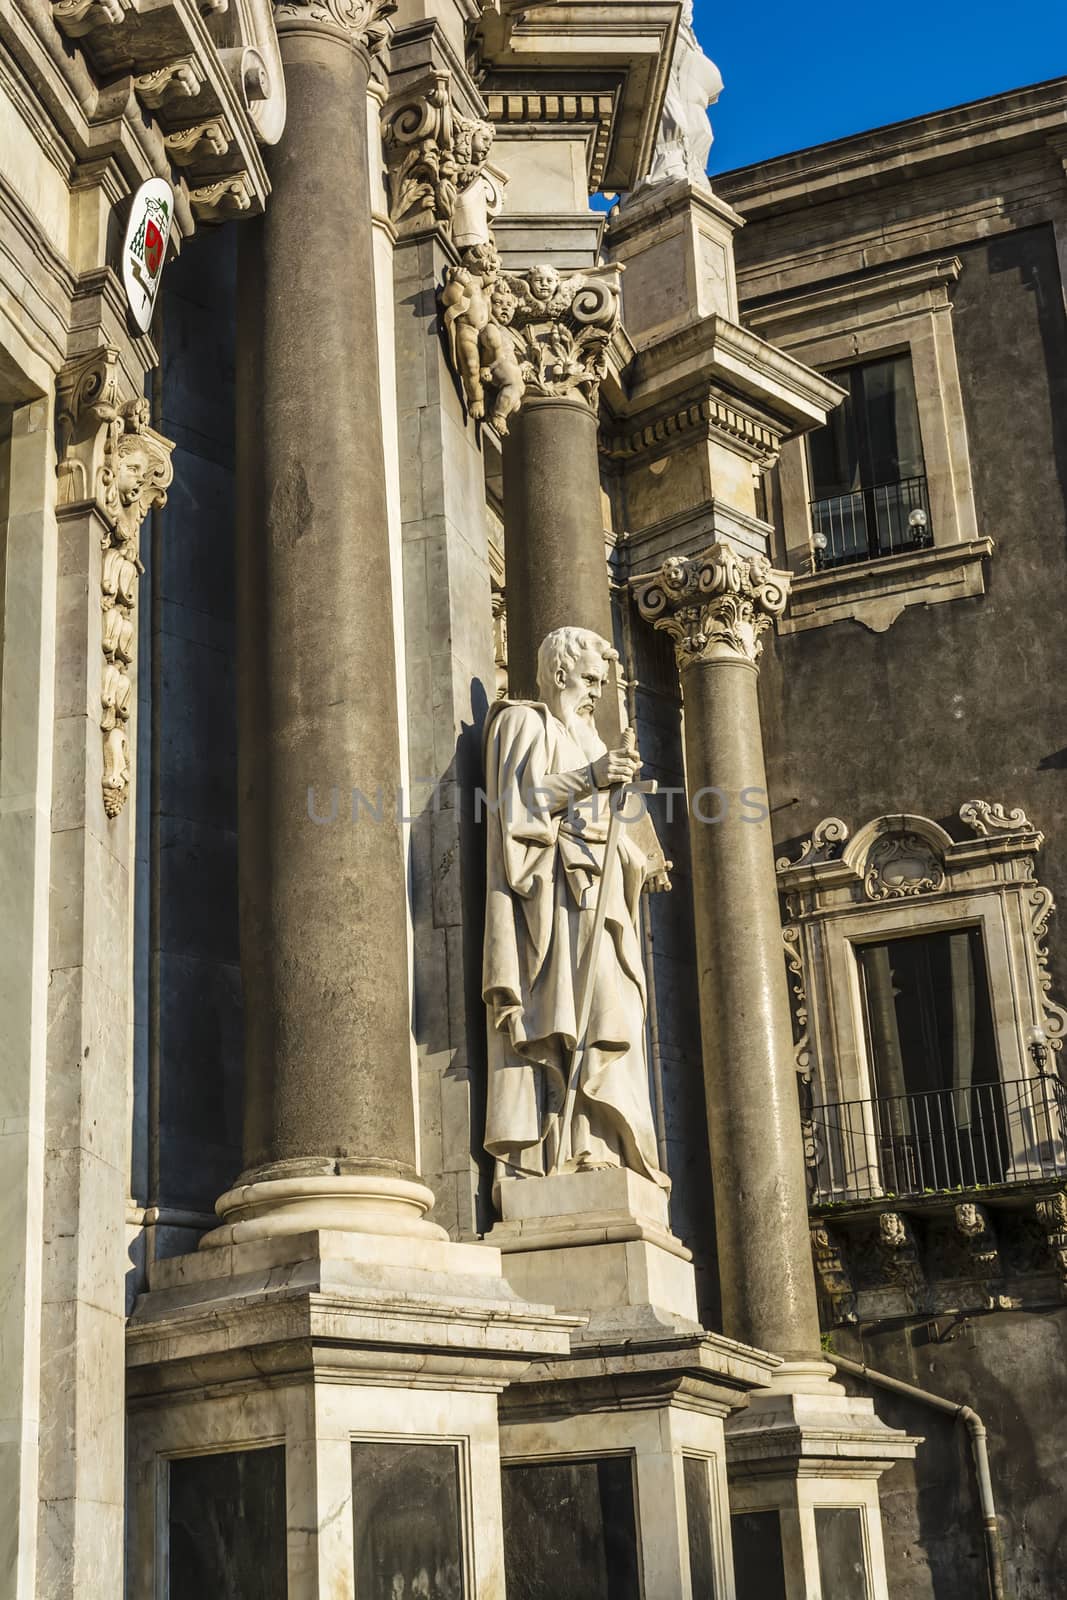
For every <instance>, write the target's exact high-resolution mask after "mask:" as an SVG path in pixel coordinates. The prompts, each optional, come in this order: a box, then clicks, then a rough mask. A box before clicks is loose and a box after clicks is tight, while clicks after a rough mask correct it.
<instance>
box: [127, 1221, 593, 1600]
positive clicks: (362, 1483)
mask: <svg viewBox="0 0 1067 1600" xmlns="http://www.w3.org/2000/svg"><path fill="white" fill-rule="evenodd" d="M354 1243H355V1241H354V1239H353V1235H352V1234H351V1233H350V1232H343V1233H334V1232H330V1231H311V1232H308V1233H306V1234H303V1235H297V1234H287V1235H285V1236H284V1237H282V1238H274V1239H263V1240H258V1241H256V1242H253V1243H245V1244H234V1245H232V1246H218V1247H215V1248H209V1249H206V1250H201V1251H199V1252H198V1253H197V1254H195V1255H191V1256H179V1257H175V1258H174V1259H172V1260H170V1261H166V1262H160V1263H157V1265H156V1268H155V1287H154V1289H153V1291H152V1293H150V1294H149V1295H146V1296H143V1297H142V1298H141V1300H140V1301H139V1302H138V1304H137V1306H136V1307H135V1310H134V1314H133V1317H132V1319H131V1321H130V1325H129V1335H128V1354H127V1364H128V1374H129V1390H130V1420H129V1489H128V1504H129V1507H130V1519H129V1524H130V1534H129V1553H128V1593H129V1595H130V1600H154V1597H155V1596H156V1595H157V1594H160V1593H163V1592H166V1593H169V1594H170V1595H172V1596H173V1597H174V1600H179V1597H180V1596H182V1595H185V1594H187V1593H192V1592H193V1591H192V1590H191V1589H189V1588H188V1587H183V1584H186V1585H187V1584H188V1575H189V1573H190V1572H203V1573H205V1574H208V1575H209V1576H213V1577H215V1579H216V1581H221V1582H222V1584H223V1585H224V1587H222V1588H220V1589H218V1590H217V1591H215V1592H219V1593H223V1592H232V1593H237V1592H241V1593H252V1592H255V1593H256V1594H257V1595H262V1596H263V1597H264V1600H275V1597H276V1596H277V1597H279V1600H334V1597H336V1596H342V1595H343V1596H351V1595H353V1594H364V1593H368V1594H371V1595H377V1594H379V1593H383V1594H385V1595H388V1594H389V1593H390V1592H391V1591H390V1587H389V1585H390V1582H391V1580H392V1575H393V1573H394V1572H395V1571H400V1572H402V1574H403V1577H404V1580H405V1587H404V1590H403V1593H405V1594H414V1593H418V1592H419V1591H418V1589H417V1588H414V1587H413V1584H414V1583H415V1581H416V1579H417V1578H418V1574H419V1571H420V1570H421V1568H422V1567H424V1566H425V1567H427V1569H428V1576H429V1580H430V1582H431V1583H434V1582H436V1583H437V1585H438V1588H439V1589H440V1588H441V1587H442V1584H443V1582H444V1581H456V1583H457V1587H456V1589H455V1592H456V1593H457V1594H458V1593H460V1592H462V1593H464V1594H467V1595H470V1596H472V1597H473V1596H478V1597H479V1600H504V1580H503V1545H502V1533H501V1510H500V1461H499V1449H498V1432H497V1415H496V1408H497V1394H498V1392H499V1391H500V1390H501V1389H502V1388H503V1387H504V1385H505V1384H507V1383H508V1382H510V1381H512V1380H513V1379H514V1378H515V1377H516V1376H518V1375H520V1374H521V1373H522V1371H523V1370H524V1369H525V1368H526V1367H527V1366H528V1365H529V1363H530V1361H531V1360H533V1359H536V1358H539V1357H540V1358H543V1357H544V1356H546V1355H550V1354H561V1353H563V1352H565V1351H566V1350H567V1347H568V1333H569V1332H570V1330H571V1329H572V1328H573V1327H574V1326H576V1325H577V1323H578V1320H579V1319H577V1318H573V1317H572V1318H568V1317H560V1316H558V1315H556V1314H555V1313H553V1311H552V1310H551V1308H550V1307H546V1306H531V1305H528V1304H526V1303H525V1302H523V1301H521V1300H520V1299H519V1298H518V1297H517V1296H516V1295H515V1294H514V1292H513V1291H512V1290H511V1289H510V1287H509V1286H508V1285H507V1284H506V1283H505V1282H504V1281H503V1279H502V1278H501V1275H500V1257H499V1254H498V1252H497V1251H495V1250H491V1249H487V1248H486V1247H485V1246H481V1245H455V1244H447V1243H445V1244H441V1243H439V1242H437V1241H426V1240H414V1239H407V1238H399V1237H394V1238H373V1237H371V1236H370V1235H367V1234H363V1235H361V1236H360V1237H359V1241H358V1251H357V1250H356V1249H354ZM270 1450H274V1451H276V1452H280V1455H279V1456H277V1457H275V1458H273V1459H270V1460H269V1459H268V1458H267V1457H266V1456H265V1455H260V1452H266V1451H270ZM279 1522H281V1523H283V1525H284V1535H283V1534H282V1533H281V1531H280V1530H279V1528H278V1524H279ZM242 1528H251V1529H253V1530H255V1536H254V1538H253V1539H252V1540H251V1541H249V1539H248V1537H247V1534H246V1533H243V1532H242ZM242 1561H247V1562H248V1563H250V1564H251V1563H253V1562H254V1565H249V1567H248V1569H247V1570H245V1571H244V1572H242V1571H241V1570H240V1564H241V1562H242ZM220 1562H221V1563H222V1564H223V1566H222V1567H219V1563H220ZM198 1563H199V1564H198ZM223 1569H224V1570H223ZM449 1569H454V1570H451V1571H450V1570H449ZM250 1573H254V1578H253V1577H250V1576H249V1574H250ZM220 1574H221V1579H220V1576H219V1575H220ZM460 1580H461V1581H462V1585H463V1587H462V1591H461V1590H460V1588H459V1587H458V1583H459V1581H460ZM427 1592H429V1591H427Z"/></svg>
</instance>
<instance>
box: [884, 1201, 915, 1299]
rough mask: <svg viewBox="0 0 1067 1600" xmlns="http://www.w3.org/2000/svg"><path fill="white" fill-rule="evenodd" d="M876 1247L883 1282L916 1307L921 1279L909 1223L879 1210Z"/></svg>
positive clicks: (892, 1212)
mask: <svg viewBox="0 0 1067 1600" xmlns="http://www.w3.org/2000/svg"><path fill="white" fill-rule="evenodd" d="M876 1248H877V1255H878V1259H879V1261H880V1263H881V1268H882V1272H883V1274H884V1276H885V1279H886V1281H887V1282H888V1283H889V1284H891V1285H892V1286H893V1287H894V1288H897V1289H901V1290H902V1291H903V1292H904V1293H905V1294H906V1295H907V1296H908V1297H909V1299H910V1300H911V1302H912V1303H913V1305H915V1306H918V1305H919V1303H920V1302H921V1299H922V1294H923V1289H924V1287H925V1279H924V1276H923V1270H922V1266H921V1264H920V1262H919V1251H918V1246H917V1245H916V1242H915V1235H914V1233H913V1232H912V1229H911V1224H910V1223H909V1222H908V1219H907V1218H906V1217H904V1216H902V1215H901V1214H900V1212H899V1211H883V1212H882V1213H881V1215H880V1216H879V1218H878V1241H877V1246H876Z"/></svg>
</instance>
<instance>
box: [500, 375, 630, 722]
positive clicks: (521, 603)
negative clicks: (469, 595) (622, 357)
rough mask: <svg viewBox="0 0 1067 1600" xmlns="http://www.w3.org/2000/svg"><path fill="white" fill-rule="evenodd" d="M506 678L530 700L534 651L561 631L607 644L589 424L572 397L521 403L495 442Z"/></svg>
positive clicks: (588, 412) (593, 430)
mask: <svg viewBox="0 0 1067 1600" xmlns="http://www.w3.org/2000/svg"><path fill="white" fill-rule="evenodd" d="M504 528H505V540H506V544H505V557H506V561H507V577H506V581H507V592H508V595H509V597H510V598H511V602H512V603H511V604H510V605H509V607H508V678H509V681H510V687H511V692H512V693H513V694H521V695H530V696H534V697H536V677H537V671H536V669H537V649H538V646H539V645H540V643H541V640H542V639H543V638H544V637H545V635H546V634H547V633H551V631H552V629H553V628H559V627H563V626H566V625H568V624H570V625H572V626H574V627H579V628H589V629H591V630H592V631H593V632H594V633H599V634H600V635H601V636H602V637H603V638H605V639H610V638H611V637H612V623H611V591H610V588H609V584H608V569H607V561H606V558H605V551H604V518H603V513H602V511H601V502H600V464H599V459H598V456H597V417H596V413H595V411H594V410H593V409H592V408H591V407H590V406H589V405H587V404H586V402H585V401H584V400H583V399H582V398H581V397H580V396H579V395H577V394H571V395H566V396H564V395H559V396H556V395H536V394H527V395H526V397H525V399H524V400H523V403H522V409H521V410H520V411H519V413H518V414H517V416H515V417H514V418H513V419H512V422H511V431H510V433H509V434H508V437H507V439H506V440H505V442H504Z"/></svg>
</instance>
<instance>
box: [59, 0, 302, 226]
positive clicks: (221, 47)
mask: <svg viewBox="0 0 1067 1600" xmlns="http://www.w3.org/2000/svg"><path fill="white" fill-rule="evenodd" d="M36 9H37V13H38V16H37V19H36V22H35V24H34V26H35V31H36V32H37V33H38V38H39V39H41V42H42V43H45V42H46V41H45V40H44V39H43V37H42V35H41V30H40V23H41V21H42V20H46V21H47V26H48V27H49V28H50V29H51V30H52V31H53V33H54V34H55V35H57V36H61V35H65V36H66V38H67V39H68V40H70V41H72V42H73V44H74V46H75V51H74V53H73V55H72V56H70V53H69V47H68V57H69V59H68V61H67V63H66V65H64V63H63V61H62V59H60V58H57V57H56V56H55V55H54V54H53V53H52V52H51V51H49V55H50V60H51V64H52V66H53V67H54V69H55V70H54V71H53V72H52V74H51V78H52V81H53V86H54V90H55V91H58V93H56V94H55V100H56V110H57V112H58V113H59V115H58V116H57V123H58V125H59V126H60V127H61V128H63V131H64V133H66V131H67V130H66V128H65V127H63V123H64V122H67V121H71V122H75V123H76V122H77V121H78V120H84V121H87V123H88V125H89V127H90V128H92V125H93V124H94V123H98V122H100V121H102V120H105V119H106V120H108V121H115V120H117V121H119V122H120V123H121V124H122V125H123V129H124V130H125V129H126V128H128V130H129V132H128V135H127V134H126V132H125V131H124V133H123V142H128V143H130V144H131V145H132V144H134V143H138V142H139V143H141V144H145V141H146V133H149V132H150V131H154V135H155V137H154V139H151V138H149V140H148V144H149V146H150V147H151V148H152V149H153V151H154V152H159V154H158V155H157V154H154V155H153V157H151V158H150V162H149V170H150V171H153V172H155V174H156V175H158V176H167V177H169V176H171V173H170V168H169V160H170V151H169V149H167V148H166V140H167V138H168V135H174V134H177V133H180V132H184V131H185V130H187V129H189V128H190V127H191V126H193V125H195V124H200V125H207V124H212V125H213V136H212V137H210V138H204V139H202V140H200V141H196V142H194V143H192V144H191V145H190V147H189V148H188V149H187V150H182V152H181V153H182V154H183V155H185V156H186V157H187V159H186V160H185V161H184V162H182V163H179V166H180V172H179V176H178V184H177V187H178V190H179V197H180V198H179V199H178V201H177V203H176V207H175V220H176V222H177V225H178V227H179V231H180V232H189V231H191V229H192V227H193V225H194V212H195V209H196V208H191V207H190V205H189V204H188V202H187V199H186V191H185V189H184V186H183V183H182V179H183V178H184V179H185V181H186V182H187V183H188V185H189V187H190V188H191V189H193V190H196V189H199V188H204V187H207V186H210V185H213V184H216V183H219V182H223V181H226V180H229V185H230V187H229V191H228V192H229V193H231V194H232V193H233V192H234V190H233V187H232V186H233V184H234V183H235V182H237V180H240V183H241V186H242V188H243V192H244V194H245V195H246V196H247V200H248V204H247V206H245V207H241V209H247V210H250V211H259V210H262V208H263V205H264V204H265V202H266V196H267V194H268V192H269V184H268V181H267V176H266V169H265V167H264V165H263V160H262V157H261V156H260V153H259V149H258V146H259V144H260V143H273V142H274V141H275V140H276V139H277V138H278V137H279V136H280V134H281V131H282V127H283V125H284V120H285V84H284V77H283V74H282V69H281V57H280V54H279V51H278V41H277V35H276V33H275V29H274V22H273V18H272V14H271V10H270V5H269V0H234V3H233V4H232V5H231V6H230V7H229V9H228V10H227V7H226V6H225V5H221V6H220V5H218V4H214V5H209V6H207V7H206V8H205V10H206V12H207V15H206V16H205V15H202V14H201V8H200V7H199V6H197V5H196V4H195V3H193V0H170V3H169V4H163V5H158V6H154V7H149V8H148V9H144V8H141V7H136V6H134V5H133V4H131V3H129V0H49V5H48V7H47V17H46V18H42V15H41V14H42V12H43V11H44V9H45V8H43V7H42V6H40V5H39V4H38V5H37V7H36ZM27 20H29V19H27ZM82 57H84V59H82ZM86 65H88V68H89V77H90V80H91V82H92V83H93V89H92V91H91V92H90V93H89V94H86V93H85V85H84V82H83V81H82V80H83V79H84V77H85V75H86V74H85V70H84V69H85V67H86ZM64 79H65V80H66V82H65V86H64V87H63V88H61V87H60V82H59V81H58V80H64ZM131 82H132V87H133V90H134V95H135V96H136V98H133V96H131V95H130V93H129V87H130V85H131ZM98 83H102V84H103V85H104V87H103V88H100V89H97V88H96V84H98ZM70 100H72V101H73V102H74V104H73V105H69V104H67V103H66V102H68V101H70ZM146 113H147V115H146ZM153 125H154V128H153ZM76 142H78V141H76ZM84 142H85V144H86V145H87V146H88V147H89V149H92V147H93V146H96V148H98V149H99V148H101V145H102V143H103V141H102V140H101V138H100V136H99V134H97V135H96V136H95V137H94V136H93V134H90V135H89V137H88V138H87V139H85V141H84ZM110 148H111V150H113V148H114V145H113V142H112V144H111V147H110ZM86 153H87V154H88V151H87V152H86ZM146 175H147V173H144V172H142V173H141V176H146ZM127 181H129V179H128V178H127Z"/></svg>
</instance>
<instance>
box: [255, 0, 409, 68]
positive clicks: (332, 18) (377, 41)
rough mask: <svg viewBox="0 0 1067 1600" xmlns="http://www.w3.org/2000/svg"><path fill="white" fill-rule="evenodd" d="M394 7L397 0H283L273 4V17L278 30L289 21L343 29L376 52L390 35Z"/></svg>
mask: <svg viewBox="0 0 1067 1600" xmlns="http://www.w3.org/2000/svg"><path fill="white" fill-rule="evenodd" d="M395 10H396V3H395V0H281V4H278V5H275V7H274V20H275V22H276V23H277V25H278V31H279V33H281V32H284V30H285V27H286V25H287V24H302V25H304V26H307V24H308V23H325V24H326V26H328V27H332V28H340V29H342V30H343V31H344V32H345V33H347V34H348V35H349V36H350V37H351V38H353V39H355V40H356V41H357V42H358V43H359V44H362V45H365V46H366V48H367V49H368V50H369V51H370V52H371V54H372V55H373V54H374V53H375V52H376V51H378V50H380V49H381V47H382V45H383V44H384V43H385V41H386V39H387V38H388V37H389V24H388V21H387V20H386V19H387V18H388V17H391V16H392V14H393V12H394V11H395Z"/></svg>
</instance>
